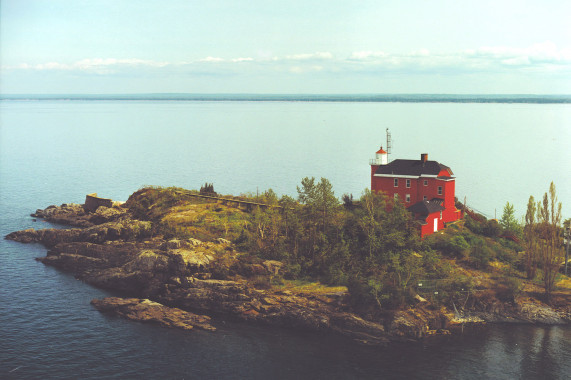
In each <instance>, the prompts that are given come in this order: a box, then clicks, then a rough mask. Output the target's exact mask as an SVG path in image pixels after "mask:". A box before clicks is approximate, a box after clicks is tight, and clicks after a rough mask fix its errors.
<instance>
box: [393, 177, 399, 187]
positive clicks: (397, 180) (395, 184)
mask: <svg viewBox="0 0 571 380" xmlns="http://www.w3.org/2000/svg"><path fill="white" fill-rule="evenodd" d="M393 185H394V187H399V179H398V178H395V179H394V181H393Z"/></svg>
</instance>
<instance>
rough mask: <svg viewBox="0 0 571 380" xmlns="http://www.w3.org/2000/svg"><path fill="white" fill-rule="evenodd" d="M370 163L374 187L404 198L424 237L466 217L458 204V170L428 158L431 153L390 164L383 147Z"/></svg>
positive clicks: (372, 188) (391, 195) (395, 196)
mask: <svg viewBox="0 0 571 380" xmlns="http://www.w3.org/2000/svg"><path fill="white" fill-rule="evenodd" d="M370 164H371V190H372V191H377V192H378V191H382V192H384V193H385V194H386V195H387V196H388V197H394V198H398V199H399V200H401V201H402V202H403V203H404V204H405V206H406V207H407V209H408V211H410V212H411V213H412V214H413V216H414V218H415V220H416V221H417V222H418V223H419V227H420V235H421V237H424V236H426V235H430V234H432V233H434V232H436V231H438V230H441V229H443V228H444V227H445V225H446V223H449V222H453V221H455V220H458V219H461V218H462V213H461V211H460V210H458V209H456V206H455V195H454V191H455V178H454V177H453V175H454V173H452V170H450V168H449V167H448V166H446V165H442V164H441V163H439V162H437V161H428V154H426V153H423V154H421V155H420V160H401V159H397V160H394V161H392V162H390V163H389V162H388V155H387V152H385V151H384V150H383V148H382V147H381V149H380V150H379V151H377V152H376V155H375V158H374V159H372V160H371V163H370Z"/></svg>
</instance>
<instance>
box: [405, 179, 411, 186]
mask: <svg viewBox="0 0 571 380" xmlns="http://www.w3.org/2000/svg"><path fill="white" fill-rule="evenodd" d="M406 187H410V179H407V180H406Z"/></svg>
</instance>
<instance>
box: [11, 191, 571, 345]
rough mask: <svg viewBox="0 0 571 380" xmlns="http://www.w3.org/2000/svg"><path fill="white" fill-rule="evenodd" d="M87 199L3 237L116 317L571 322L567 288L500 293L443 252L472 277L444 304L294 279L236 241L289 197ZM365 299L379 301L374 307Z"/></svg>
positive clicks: (385, 326)
mask: <svg viewBox="0 0 571 380" xmlns="http://www.w3.org/2000/svg"><path fill="white" fill-rule="evenodd" d="M90 196H92V198H93V195H90ZM90 196H88V199H87V200H86V204H84V205H78V204H63V205H61V206H50V207H48V208H46V209H43V210H37V211H36V212H35V213H34V214H32V216H33V217H35V218H41V219H44V220H46V221H49V222H54V223H60V224H66V225H68V226H70V227H71V228H69V229H39V230H35V229H29V230H23V231H17V232H13V233H11V234H9V235H7V236H6V239H10V240H15V241H18V242H22V243H32V242H34V243H41V244H43V245H44V246H45V247H46V248H47V249H48V251H47V255H46V256H45V257H41V258H38V259H37V260H39V261H41V262H42V263H44V264H46V265H51V266H54V267H57V268H60V269H62V270H65V271H69V272H72V273H74V274H75V276H76V277H77V278H78V279H80V280H82V281H84V282H86V283H88V284H90V285H93V286H96V287H100V288H105V289H111V290H114V291H117V293H118V294H121V295H125V296H126V297H127V298H120V297H109V298H104V299H101V300H98V299H95V300H93V301H92V304H93V306H94V307H95V308H97V309H98V310H100V311H101V312H105V313H113V314H116V315H119V316H121V317H124V318H128V319H132V320H137V321H143V322H154V323H159V324H161V325H164V326H167V327H173V328H181V329H185V330H191V329H193V328H198V329H204V330H208V331H215V330H216V328H215V325H216V320H217V318H218V317H219V316H223V317H224V318H235V319H238V320H243V321H248V322H253V323H262V324H267V325H277V326H285V327H291V328H298V329H308V330H314V331H323V332H333V333H336V334H341V335H345V336H347V337H349V338H352V339H354V340H357V341H359V342H362V343H366V344H381V343H386V342H389V341H390V340H409V339H419V338H423V337H426V336H429V335H434V334H439V333H440V334H445V333H448V332H449V331H455V330H458V329H459V327H461V326H463V325H465V324H480V323H483V322H486V321H488V322H527V323H548V324H565V323H569V322H570V321H571V307H570V305H571V302H570V300H571V291H569V288H563V289H561V290H559V291H557V292H554V294H553V298H552V302H551V303H550V305H548V304H546V303H545V302H543V301H542V300H541V297H540V296H538V294H539V290H538V289H537V285H534V284H533V283H532V282H525V281H523V285H522V286H520V287H519V290H518V291H517V292H515V293H513V294H510V295H509V296H508V297H503V298H502V296H501V292H502V291H504V292H505V289H506V287H505V286H503V287H502V285H501V281H499V280H497V279H496V278H494V276H491V275H489V274H488V273H487V272H485V271H478V270H477V269H474V268H468V267H462V265H460V264H461V263H458V262H456V261H457V260H454V259H447V258H442V260H444V261H446V262H447V263H448V264H447V265H449V266H450V267H451V269H449V270H450V271H452V272H455V273H459V272H462V273H464V274H465V275H466V276H471V277H473V278H474V280H473V281H472V282H471V289H470V291H469V292H467V291H466V292H459V293H458V297H457V299H462V300H464V299H465V301H464V302H463V304H461V303H454V302H452V300H453V298H452V297H450V298H448V299H447V300H448V301H449V302H446V301H444V300H439V299H434V298H433V297H427V295H426V294H423V293H421V292H414V291H412V290H411V289H413V288H412V287H409V288H407V289H406V290H407V295H406V297H407V298H406V301H404V302H388V301H387V302H385V301H384V300H385V299H387V298H386V297H385V298H383V297H381V296H380V294H381V293H380V291H379V292H378V293H376V292H374V290H375V289H377V288H375V287H374V286H373V285H374V284H373V285H370V284H371V283H370V282H369V283H368V284H369V285H370V288H367V290H366V291H365V294H366V295H367V296H368V297H369V298H363V297H362V295H360V294H359V293H358V290H353V289H355V286H354V285H353V286H349V288H348V287H347V286H343V285H338V286H332V285H329V286H328V285H324V284H322V283H320V282H318V281H316V280H315V279H313V280H308V279H307V277H305V279H303V281H302V280H300V278H301V276H298V277H297V278H296V275H295V271H294V270H293V269H291V268H294V269H295V268H297V267H296V266H295V265H292V264H291V261H290V262H284V261H281V260H277V259H276V258H274V257H264V255H263V254H257V253H254V252H251V251H249V250H247V249H245V248H244V247H247V245H246V244H244V241H245V240H246V238H245V237H244V230H247V229H256V228H258V229H259V228H265V227H263V225H262V224H263V223H264V222H263V221H260V218H263V217H264V216H265V215H271V213H280V212H281V213H282V214H283V213H284V211H283V210H282V211H280V210H279V207H290V206H289V205H285V206H277V205H276V206H275V207H265V206H264V205H267V204H269V203H267V202H266V203H263V202H257V203H258V206H252V204H254V203H256V202H254V201H252V200H250V201H248V200H247V199H246V200H244V199H245V198H242V199H238V198H228V197H226V198H224V199H222V198H220V197H216V196H212V195H204V194H202V195H201V194H200V193H199V192H197V191H186V190H183V189H175V188H168V189H163V188H143V189H141V190H139V191H137V192H135V193H134V194H132V195H131V197H130V198H129V200H128V201H127V202H125V203H124V204H119V203H111V204H108V203H106V204H105V205H97V204H95V207H94V204H93V199H91V200H90V198H89V197H90ZM95 197H96V196H95ZM265 201H267V199H266V200H265ZM291 207H293V206H291ZM295 207H297V206H295ZM352 207H353V208H354V207H359V206H358V205H353V206H352ZM256 218H257V219H256ZM270 222H271V221H270ZM270 222H268V223H270ZM258 232H259V230H258ZM257 242H258V246H259V242H260V240H258V241H257ZM416 255H417V256H420V255H418V254H416ZM415 257H416V256H415ZM349 283H351V284H353V283H354V282H351V280H350V281H349ZM370 289H372V290H370ZM462 291H464V289H462ZM371 295H373V296H374V297H371ZM403 299H405V298H403ZM367 300H373V301H374V300H376V301H377V302H376V303H378V305H373V306H374V311H372V310H373V306H370V305H367V304H366V301H367ZM381 300H382V303H383V304H382V305H381ZM385 304H386V305H388V306H385ZM455 309H456V310H455ZM458 309H459V310H458ZM211 318H212V319H211Z"/></svg>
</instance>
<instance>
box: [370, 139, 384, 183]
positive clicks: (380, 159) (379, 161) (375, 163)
mask: <svg viewBox="0 0 571 380" xmlns="http://www.w3.org/2000/svg"><path fill="white" fill-rule="evenodd" d="M388 163H389V157H388V153H387V152H386V151H385V150H384V149H383V147H382V146H381V149H379V150H378V151H377V152H376V153H375V158H373V159H371V161H369V164H370V165H371V176H373V175H374V174H375V172H376V171H377V168H378V167H379V166H381V165H387V164H388Z"/></svg>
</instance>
